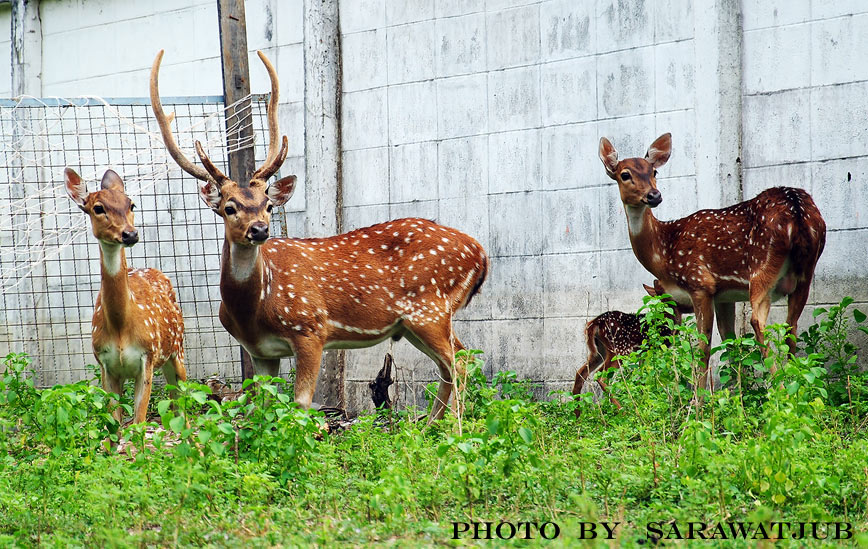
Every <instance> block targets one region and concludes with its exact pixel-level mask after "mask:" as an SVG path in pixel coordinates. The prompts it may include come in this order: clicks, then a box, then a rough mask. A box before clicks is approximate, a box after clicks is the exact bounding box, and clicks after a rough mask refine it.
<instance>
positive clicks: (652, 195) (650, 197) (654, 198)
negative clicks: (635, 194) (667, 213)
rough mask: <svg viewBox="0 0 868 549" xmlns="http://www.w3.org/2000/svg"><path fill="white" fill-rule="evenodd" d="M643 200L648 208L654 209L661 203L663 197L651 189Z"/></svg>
mask: <svg viewBox="0 0 868 549" xmlns="http://www.w3.org/2000/svg"><path fill="white" fill-rule="evenodd" d="M645 200H646V201H647V202H648V205H649V206H651V207H652V208H654V207H656V206H659V205H660V203H661V202H663V195H662V194H660V191H658V190H657V189H651V191H650V192H649V193H648V194H647V195H646V196H645Z"/></svg>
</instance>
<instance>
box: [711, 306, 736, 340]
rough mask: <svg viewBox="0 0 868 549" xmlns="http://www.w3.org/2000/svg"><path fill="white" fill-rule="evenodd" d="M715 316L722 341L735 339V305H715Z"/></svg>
mask: <svg viewBox="0 0 868 549" xmlns="http://www.w3.org/2000/svg"><path fill="white" fill-rule="evenodd" d="M714 316H715V317H717V333H719V334H720V340H721V341H723V340H725V339H729V338H732V337H735V303H715V304H714Z"/></svg>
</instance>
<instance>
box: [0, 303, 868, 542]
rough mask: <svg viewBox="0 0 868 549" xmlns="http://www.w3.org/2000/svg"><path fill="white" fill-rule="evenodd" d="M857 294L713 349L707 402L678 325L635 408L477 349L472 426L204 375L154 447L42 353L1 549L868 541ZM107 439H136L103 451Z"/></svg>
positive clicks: (630, 386)
mask: <svg viewBox="0 0 868 549" xmlns="http://www.w3.org/2000/svg"><path fill="white" fill-rule="evenodd" d="M849 304H850V303H849V302H848V301H847V300H845V301H844V302H842V304H841V305H839V306H836V307H833V308H831V309H829V310H828V311H823V310H821V311H820V312H819V316H818V319H817V323H816V324H815V325H814V326H812V327H810V328H809V329H808V330H807V331H806V332H805V333H804V334H802V336H801V337H800V341H799V346H800V348H801V349H803V350H805V351H806V352H805V353H800V356H799V357H798V358H795V359H792V357H789V358H788V357H787V356H786V354H785V352H784V351H783V349H784V345H783V343H784V336H783V333H784V332H783V330H782V328H781V327H772V328H771V329H770V330H769V338H768V339H769V341H770V343H769V353H768V358H763V356H762V355H761V353H760V352H759V348H758V347H757V345H756V344H755V342H754V341H753V339H751V338H741V339H737V340H733V341H728V342H725V343H724V345H722V346H721V347H720V348H718V349H716V351H715V352H716V353H718V354H719V355H720V357H721V362H722V366H721V377H722V380H723V381H724V383H725V386H726V388H725V389H723V390H721V391H717V392H715V393H714V394H713V395H708V394H705V395H703V396H704V398H703V406H702V408H701V409H700V410H699V411H698V412H697V409H696V408H695V407H694V406H691V404H690V402H691V400H692V399H693V398H695V396H696V394H695V393H694V391H693V389H692V388H691V387H690V385H689V384H688V381H689V379H690V378H691V376H692V373H693V372H692V368H693V367H694V366H695V363H696V350H695V349H696V338H697V335H696V332H695V329H694V328H693V327H692V326H691V325H687V326H685V327H682V328H678V329H677V330H676V332H675V334H674V336H673V337H672V339H669V338H662V337H660V336H658V335H656V331H655V328H652V336H651V337H650V338H649V341H648V342H646V345H645V346H644V348H643V349H642V350H641V352H639V353H636V354H635V355H634V356H632V357H629V358H628V359H626V360H625V362H627V363H628V364H629V366H626V367H625V368H624V370H623V372H621V373H620V374H618V376H617V379H616V381H614V382H613V383H611V384H610V387H611V391H612V393H613V396H615V397H616V398H617V399H618V400H619V401H620V402H621V404H622V406H623V407H622V409H620V410H618V409H616V408H615V407H614V406H613V405H612V404H611V403H610V402H609V401H608V400H603V401H601V402H599V403H594V402H593V401H592V400H591V399H590V398H589V396H585V395H583V396H582V397H581V398H579V399H575V400H574V399H572V398H564V395H557V398H554V399H551V400H547V401H542V402H539V401H535V400H534V399H533V398H532V396H531V394H532V393H531V391H530V385H529V384H528V383H527V382H524V381H521V380H518V379H516V376H515V374H513V373H511V372H500V373H498V374H497V375H496V376H495V378H494V379H493V380H488V379H486V378H485V377H484V376H483V375H482V373H481V372H482V368H481V364H482V361H481V358H482V357H481V355H479V354H477V353H476V352H470V353H466V354H465V356H464V357H463V358H461V360H464V361H466V362H467V363H468V370H469V375H468V381H467V384H466V388H465V392H464V395H465V396H464V400H465V410H464V414H463V417H462V418H461V421H460V422H459V421H458V420H457V419H456V418H455V417H448V418H447V419H445V420H444V421H441V422H439V423H438V424H436V425H435V426H434V427H432V428H429V429H427V430H426V429H424V428H423V426H422V425H421V424H417V423H413V422H411V421H409V420H408V419H407V418H408V417H413V414H411V413H396V414H394V415H391V416H388V415H383V414H381V415H367V416H363V417H361V418H360V419H359V422H358V423H357V424H355V425H353V426H352V427H351V428H349V429H346V430H341V431H335V432H332V433H330V434H328V433H324V432H323V425H324V424H325V420H324V418H323V417H322V416H320V415H318V414H317V413H308V412H304V411H301V410H298V409H297V408H296V407H295V405H294V404H293V403H292V402H291V398H290V397H289V396H288V394H291V389H290V388H289V387H283V385H284V382H283V380H279V379H271V378H259V379H258V382H259V384H260V388H259V390H258V391H257V392H255V393H248V394H246V395H245V396H244V397H242V399H241V400H240V401H237V402H231V403H226V404H223V405H219V404H217V403H215V402H212V401H208V400H207V394H206V393H207V388H206V387H204V386H201V385H197V384H194V383H182V385H181V388H180V396H179V398H178V399H177V403H176V406H174V407H172V406H170V405H169V404H170V403H169V401H167V400H161V398H160V396H159V395H158V396H155V398H154V399H153V401H154V402H153V404H154V407H155V409H156V410H157V411H158V412H159V414H160V416H159V417H160V421H161V427H162V429H159V430H157V433H158V434H157V435H156V436H155V437H154V438H153V439H150V438H149V439H147V440H146V439H145V433H146V431H149V432H154V430H155V429H154V426H150V428H148V427H147V426H134V427H129V428H127V429H125V430H123V432H120V433H119V430H118V426H117V424H116V423H115V422H114V421H113V420H112V418H111V416H110V414H109V410H110V407H111V406H112V404H111V400H110V398H109V395H106V394H105V393H104V392H103V391H102V390H101V389H99V388H97V387H94V386H93V385H92V384H88V383H85V382H82V383H77V384H73V385H66V386H57V387H53V388H50V389H44V390H37V389H34V388H33V386H32V383H31V382H30V381H29V380H31V379H32V376H27V375H26V372H27V368H28V366H27V363H28V360H27V357H25V356H23V355H10V356H8V357H7V358H6V361H5V362H6V372H5V374H2V377H0V546H4V547H5V546H12V547H16V546H20V547H31V546H42V547H77V546H88V547H90V546H104V547H132V546H215V547H259V546H262V547H265V546H309V545H319V546H324V547H325V546H334V545H340V544H345V545H351V546H375V545H376V546H380V545H382V544H386V545H394V546H401V547H406V546H433V545H469V544H480V545H498V546H500V545H515V546H524V545H526V544H527V543H528V542H527V541H525V540H523V539H513V540H510V541H501V540H497V539H495V540H490V541H486V540H481V541H474V540H472V539H468V536H467V535H466V534H465V536H464V539H462V540H452V539H451V538H452V534H453V524H452V523H453V521H456V522H469V521H471V520H476V521H491V522H493V523H494V526H496V525H497V524H498V523H499V522H501V521H505V522H513V523H519V522H532V523H536V524H538V525H539V524H543V523H546V522H549V523H554V524H557V526H558V528H559V532H560V535H559V536H558V538H557V539H554V540H551V541H545V542H544V543H545V544H546V545H547V546H552V547H564V546H575V545H579V544H580V543H581V542H580V541H579V540H578V538H579V536H580V533H581V532H582V528H583V526H582V523H589V522H602V521H608V522H609V523H612V522H618V523H620V525H619V526H618V527H617V528H616V530H615V532H616V536H617V537H616V539H615V540H611V541H606V540H600V539H596V540H593V541H588V542H586V543H588V544H590V545H597V546H610V545H614V546H618V545H632V544H637V543H645V544H646V545H650V544H653V541H654V540H653V539H652V540H649V539H648V533H649V531H648V530H647V525H648V524H649V523H652V524H656V527H657V528H659V529H660V530H661V531H662V532H664V535H663V537H665V534H671V533H672V526H671V523H672V522H673V521H674V522H675V523H676V524H677V525H678V526H679V527H681V528H682V530H683V531H682V535H684V534H686V528H687V523H688V522H691V521H701V522H705V523H709V524H711V525H712V528H713V525H714V524H716V523H718V522H725V521H752V522H763V523H765V524H768V523H769V522H770V521H802V522H806V521H842V522H849V523H851V524H852V525H853V531H854V533H855V537H854V538H853V539H850V540H848V541H847V543H849V544H851V545H859V544H861V545H862V546H866V545H868V435H866V429H868V425H866V421H868V419H866V418H868V376H866V374H865V373H864V372H859V371H858V369H857V368H856V366H855V364H856V361H855V357H856V356H857V355H858V352H859V349H857V348H856V347H855V346H854V345H853V344H852V343H851V342H850V341H848V340H847V338H846V334H847V333H848V331H852V328H853V327H856V328H858V329H861V330H863V331H865V329H866V328H865V316H864V315H862V314H861V313H859V312H858V311H853V310H851V309H849V308H848V306H849ZM665 307H666V305H665V304H662V303H661V302H660V300H659V299H654V298H650V299H648V300H647V303H646V305H645V307H644V308H643V310H642V314H643V316H645V317H646V318H647V320H648V322H649V323H650V324H651V325H652V326H659V325H660V324H661V323H662V322H665V321H666V320H665V318H664V315H663V310H664V308H665ZM773 364H774V365H777V366H778V367H779V368H778V371H777V374H776V375H775V376H774V377H773V378H772V376H771V375H770V374H769V372H768V370H769V369H770V367H771V366H772V365H773ZM122 405H125V406H129V404H128V402H126V401H125V400H123V399H122ZM576 407H578V408H580V411H581V412H582V413H581V417H580V418H579V419H576V418H575V416H574V413H573V411H574V409H575V408H576ZM107 439H111V440H114V441H118V440H121V441H122V442H126V443H127V444H131V445H133V446H135V447H137V448H138V449H139V451H138V452H136V453H135V457H130V456H129V455H128V454H123V455H119V454H117V453H116V452H115V451H106V450H105V448H104V441H105V440H107ZM585 527H586V528H587V526H585ZM549 528H551V526H550V527H549ZM503 531H504V532H508V530H503ZM597 531H598V532H602V526H599V525H598V526H597ZM533 532H534V533H535V534H536V535H535V537H536V539H535V542H539V541H540V540H539V535H538V533H537V532H536V531H535V530H534V531H533ZM549 533H551V529H550V530H549ZM705 533H706V535H710V534H711V533H713V531H712V530H706V531H705ZM517 537H521V536H520V535H519V536H517ZM673 543H678V544H684V545H688V546H690V545H693V546H697V547H708V546H718V545H719V546H736V547H748V546H750V547H752V546H755V545H756V544H757V543H758V542H757V541H756V540H747V541H744V540H740V541H736V542H733V541H725V542H724V541H720V540H717V541H713V542H711V541H704V540H694V541H692V542H687V541H682V542H675V541H666V544H667V545H672V544H673ZM824 543H825V542H821V541H814V540H792V539H788V540H785V541H784V542H782V543H779V544H778V545H779V546H784V547H786V546H793V547H800V546H805V545H808V546H821V545H823V544H824Z"/></svg>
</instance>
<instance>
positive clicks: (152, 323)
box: [64, 168, 187, 423]
mask: <svg viewBox="0 0 868 549" xmlns="http://www.w3.org/2000/svg"><path fill="white" fill-rule="evenodd" d="M64 177H65V180H66V192H67V194H68V195H69V197H70V198H71V199H72V201H73V202H75V204H76V206H78V207H79V208H81V210H82V211H83V212H84V213H86V214H87V215H88V216H89V217H90V222H91V226H92V227H93V235H94V236H95V237H96V239H97V240H98V241H99V250H100V254H99V257H100V273H101V274H100V276H101V283H100V289H99V294H97V296H96V304H95V305H94V311H93V320H92V325H93V328H92V334H91V335H92V338H91V339H92V343H93V354H94V356H95V357H96V360H97V362H99V365H100V369H101V377H102V386H103V389H105V390H106V391H107V392H109V393H115V394H117V395H120V394H122V393H123V383H124V380H126V379H134V380H135V396H134V402H135V411H134V413H135V417H134V421H135V422H136V423H141V422H142V421H145V418H146V414H147V411H148V400H150V398H151V381H152V379H153V377H154V366H161V367H162V368H163V375H165V376H166V383H168V384H169V385H177V383H178V380H179V379H180V380H186V379H187V371H186V370H185V369H184V319H183V318H182V316H181V308H180V307H178V302H177V300H176V299H175V290H174V289H173V288H172V283H171V282H170V281H169V278H168V277H167V276H166V275H164V274H163V273H161V272H160V271H158V270H156V269H128V268H127V258H126V254H125V252H124V248H128V247H130V246H133V245H134V244H135V243H136V242H138V241H139V233H138V231H137V230H136V228H135V226H134V225H133V223H134V219H133V207H134V206H135V205H134V204H133V203H132V201H130V199H129V197H128V196H127V195H126V193H125V192H124V182H123V181H122V180H121V178H120V176H118V174H116V173H115V172H114V171H112V170H108V171H107V172H105V175H103V177H102V184H101V188H100V190H98V191H96V192H92V193H90V194H88V192H87V185H86V184H85V183H84V182H83V181H82V180H81V177H79V176H78V174H77V173H75V171H74V170H72V169H71V168H66V170H64ZM114 416H115V419H117V420H118V421H121V419H123V411H122V410H121V408H120V406H118V407H116V408H115V410H114Z"/></svg>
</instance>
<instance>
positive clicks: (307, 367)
mask: <svg viewBox="0 0 868 549" xmlns="http://www.w3.org/2000/svg"><path fill="white" fill-rule="evenodd" d="M293 348H294V349H295V357H296V358H295V401H296V402H297V403H298V405H299V406H301V407H302V408H304V409H305V410H306V409H308V408H310V404H311V402H313V393H314V391H315V390H316V380H317V378H318V377H319V368H320V365H321V363H322V348H323V342H322V341H320V340H319V339H317V338H315V337H298V338H296V339H295V340H294V341H293Z"/></svg>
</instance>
